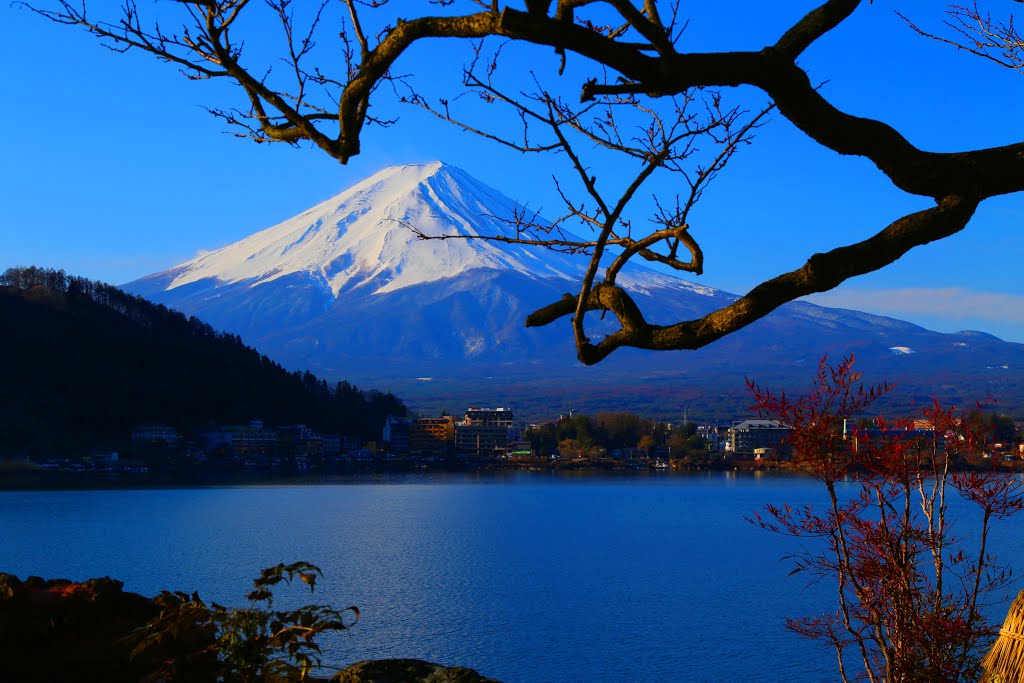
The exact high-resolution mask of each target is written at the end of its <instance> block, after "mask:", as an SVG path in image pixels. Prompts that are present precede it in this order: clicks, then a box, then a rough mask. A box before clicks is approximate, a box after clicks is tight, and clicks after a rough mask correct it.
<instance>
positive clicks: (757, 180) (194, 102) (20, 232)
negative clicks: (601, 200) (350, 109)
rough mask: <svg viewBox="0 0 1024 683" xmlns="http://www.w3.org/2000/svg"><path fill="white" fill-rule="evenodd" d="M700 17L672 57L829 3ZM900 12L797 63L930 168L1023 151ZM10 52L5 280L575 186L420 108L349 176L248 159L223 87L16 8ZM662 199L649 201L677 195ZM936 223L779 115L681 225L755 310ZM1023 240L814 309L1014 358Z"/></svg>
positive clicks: (976, 238)
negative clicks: (466, 183) (356, 197)
mask: <svg viewBox="0 0 1024 683" xmlns="http://www.w3.org/2000/svg"><path fill="white" fill-rule="evenodd" d="M40 2H41V3H45V0H40ZM113 4H114V3H96V6H97V7H100V6H101V5H102V6H104V7H110V6H112V5H113ZM691 4H693V5H698V6H697V7H695V8H694V9H693V10H691V14H690V16H691V21H690V27H689V29H688V31H687V33H686V36H685V37H684V42H683V43H682V46H683V47H686V48H689V49H693V50H711V49H757V48H759V47H761V46H763V45H765V44H767V43H770V42H773V41H774V40H775V39H776V38H777V37H778V36H779V35H780V34H781V32H782V31H783V30H784V29H785V28H786V27H787V26H788V25H789V24H791V23H792V22H793V21H795V20H796V18H798V17H799V16H800V15H801V14H802V13H803V12H805V11H806V10H807V9H809V8H810V7H813V6H814V5H815V4H817V3H815V2H808V1H805V0H799V1H797V0H792V1H790V2H786V3H765V2H753V1H752V0H737V1H736V2H724V1H723V2H718V3H707V2H705V3H687V2H684V3H683V5H684V8H685V7H686V6H687V5H691ZM893 4H894V3H890V2H885V1H884V0H883V1H881V2H879V1H876V2H874V3H872V4H865V5H864V6H863V7H861V8H860V9H859V10H858V11H857V13H856V15H855V16H854V17H853V18H852V19H851V20H850V21H848V22H847V23H846V24H844V25H843V26H842V27H841V28H840V29H839V30H837V31H835V32H833V33H832V34H830V35H829V36H827V37H826V38H825V39H823V40H822V41H820V43H819V44H818V45H816V46H815V47H814V48H812V49H811V50H810V51H809V52H808V53H807V54H805V55H804V57H803V58H802V60H801V64H802V65H803V66H805V67H806V68H808V70H809V71H810V73H811V75H812V78H814V79H815V80H820V81H825V80H827V81H828V83H827V84H826V85H825V86H824V92H825V93H826V95H827V96H828V97H829V98H830V99H831V100H832V101H833V102H834V103H835V104H837V105H838V106H840V107H842V108H844V109H846V110H847V111H849V112H851V113H854V114H860V115H866V116H872V117H878V118H881V119H882V120H884V121H886V122H888V123H890V124H892V125H894V126H896V127H897V128H898V129H899V130H901V131H902V132H903V133H904V134H905V135H906V136H907V137H908V138H909V139H910V140H911V141H912V142H913V143H915V144H917V145H918V146H920V147H923V148H926V149H931V150H936V151H946V150H958V149H968V148H973V147H982V146H991V145H999V144H1006V143H1011V142H1017V141H1019V140H1021V139H1024V130H1022V129H1021V126H1020V125H1019V121H1020V112H1021V111H1024V75H1022V74H1017V73H1013V72H1010V71H1008V70H1005V69H1001V68H1000V67H997V66H995V65H991V64H989V63H986V62H983V61H982V60H979V59H977V58H973V57H969V56H965V55H958V54H956V53H955V52H954V51H953V50H952V49H950V48H948V47H943V46H940V45H938V44H935V43H932V42H930V41H926V40H924V39H922V38H919V37H917V36H915V35H913V34H912V33H911V31H910V30H909V29H908V28H907V27H906V26H905V25H904V24H903V23H902V22H901V20H899V19H898V18H897V17H896V16H895V15H894V14H893V11H892V5H893ZM168 5H169V3H163V6H164V8H166V7H167V6H168ZM899 5H900V8H901V9H902V11H904V12H906V13H907V14H909V15H910V16H912V17H913V18H915V20H918V21H919V22H921V23H923V24H926V25H932V26H937V25H938V23H939V22H940V21H941V19H942V13H941V10H942V5H943V3H940V2H936V1H935V0H912V1H907V2H901V3H899ZM143 6H144V7H145V6H146V5H143ZM393 6H395V7H399V8H400V9H399V14H400V15H405V16H411V15H413V14H414V13H415V12H417V11H424V10H423V9H419V10H417V8H427V9H426V10H425V11H437V10H436V6H435V5H429V4H427V3H417V4H415V6H414V4H413V3H411V2H405V3H404V4H401V0H396V4H395V5H393ZM1015 7H1016V3H1013V2H1009V0H989V2H988V8H989V9H991V10H992V12H993V13H995V14H1005V13H1007V12H1009V11H1011V10H1013V9H1015ZM684 11H685V9H684ZM257 37H261V38H262V37H264V36H257ZM266 38H268V39H269V37H266ZM0 44H2V45H3V46H4V53H5V58H4V59H3V60H0V79H2V80H0V82H3V83H4V92H5V95H4V104H5V106H4V112H5V127H6V130H7V133H6V135H5V136H4V150H3V155H2V159H3V161H2V163H0V268H3V267H7V266H13V265H27V264H38V265H43V266H49V267H58V268H64V269H65V270H67V271H69V272H71V273H75V274H81V275H85V276H88V277H92V278H97V279H102V280H106V281H109V282H114V283H123V282H126V281H129V280H132V279H135V278H137V277H140V276H143V275H146V274H149V273H152V272H156V271H159V270H163V269H165V268H167V267H169V266H172V265H175V264H177V263H180V262H182V261H184V260H187V259H189V258H191V257H193V256H194V255H195V254H196V253H197V252H199V251H200V250H209V249H214V248H217V247H220V246H224V245H226V244H229V243H231V242H233V241H236V240H238V239H240V238H242V237H244V236H245V235H248V234H250V233H252V232H255V231H256V230H259V229H262V228H265V227H269V226H270V225H273V224H275V223H277V222H279V221H281V220H283V219H286V218H289V217H291V216H293V215H295V214H296V213H298V212H300V211H302V210H304V209H306V208H308V207H310V206H311V205H313V204H315V203H317V202H319V201H322V200H324V199H326V198H328V197H330V196H332V195H333V194H336V193H337V192H339V191H341V190H343V189H344V188H346V187H347V186H349V185H351V184H352V183H354V182H356V181H358V180H360V179H362V178H363V177H365V176H367V175H369V174H371V173H373V172H375V171H377V170H379V169H380V168H383V167H385V166H389V165H393V164H401V163H413V162H424V161H429V160H433V159H443V160H445V161H448V162H450V163H453V164H455V165H457V166H459V167H461V168H463V169H465V170H466V171H468V172H469V173H471V174H472V175H475V176H476V177H478V178H480V179H481V180H483V181H484V182H487V183H488V184H490V185H493V186H494V187H497V188H499V189H500V190H502V191H503V192H504V193H505V194H508V195H509V196H512V197H514V198H516V199H519V200H520V201H523V202H528V203H529V205H530V206H531V207H539V208H542V209H544V212H545V213H547V214H554V213H555V211H556V210H557V209H558V208H559V201H558V198H557V195H556V194H555V192H554V189H553V186H552V183H551V181H550V177H551V174H552V173H554V172H558V173H564V172H565V167H564V166H561V165H560V164H561V163H562V162H560V161H558V160H557V159H552V158H550V157H524V156H522V155H519V154H518V153H515V152H512V151H509V150H506V149H504V148H501V147H499V146H497V145H494V144H492V143H488V142H486V141H483V140H481V139H478V138H475V137H472V136H469V135H466V134H464V133H460V132H458V131H457V130H455V129H454V128H452V127H451V126H449V125H447V124H444V123H442V122H438V121H435V120H432V119H429V118H428V117H426V116H425V115H423V114H421V113H419V112H418V111H416V110H413V109H400V110H399V111H398V112H397V113H398V114H399V115H400V116H401V120H400V121H399V123H398V124H397V125H395V126H394V127H392V128H390V129H387V130H383V131H382V130H380V129H375V130H372V131H369V133H368V134H367V135H366V136H365V138H364V141H363V154H362V155H360V156H359V157H357V158H355V159H353V160H352V161H351V162H350V164H349V165H348V166H341V165H339V164H338V163H337V162H336V161H334V160H332V159H330V158H328V157H327V156H326V155H324V154H322V153H320V152H317V151H314V150H310V149H308V148H300V149H293V148H290V147H287V146H283V145H255V144H253V143H251V142H248V141H245V140H240V139H237V138H235V137H232V136H231V135H229V134H227V133H226V132H225V130H226V128H225V126H224V124H223V123H222V122H220V121H218V120H215V119H214V118H212V117H211V116H210V115H208V114H207V113H206V112H205V111H204V110H203V108H202V105H215V106H232V105H236V104H240V103H241V102H240V100H239V99H238V98H237V94H236V93H234V91H232V90H231V89H230V88H227V87H225V86H224V85H221V84H212V83H194V82H190V81H187V80H186V79H184V78H183V77H181V76H180V75H179V74H178V73H177V71H176V70H175V69H174V68H173V67H171V66H169V65H166V64H163V63H158V62H156V61H155V60H154V59H153V58H151V57H149V56H147V55H143V54H128V55H118V54H114V53H112V52H110V51H108V50H105V49H103V48H102V47H101V46H100V45H99V44H98V43H97V42H96V41H95V40H94V39H92V38H90V37H89V36H87V35H85V34H83V33H81V32H79V31H75V30H71V29H68V28H66V27H59V26H56V25H53V24H49V23H47V22H45V21H43V20H42V19H40V18H38V17H36V16H33V15H31V14H30V13H28V12H27V11H24V10H20V9H18V8H16V7H11V6H9V5H6V4H5V5H3V6H2V7H0ZM528 56H529V58H530V59H531V60H533V61H532V62H531V67H532V68H535V69H537V70H538V71H539V72H551V71H553V70H554V69H555V68H556V67H557V62H556V59H555V57H554V55H553V54H551V52H550V51H549V50H536V51H533V52H531V53H529V55H528ZM465 59H466V56H465V51H463V50H461V49H458V48H455V47H453V46H449V45H441V44H440V43H434V44H433V45H432V46H427V47H426V48H425V49H420V50H417V51H416V52H415V54H413V55H411V59H409V60H406V61H405V62H404V63H403V62H399V70H400V71H403V72H407V73H417V72H418V73H419V74H421V75H422V78H421V80H420V83H421V84H422V87H423V88H424V89H426V90H432V89H433V90H436V91H437V92H444V91H445V90H446V86H447V85H448V84H451V83H455V82H456V81H457V78H458V76H459V71H460V68H461V65H462V64H463V63H464V61H465ZM576 64H578V60H577V62H574V63H572V64H570V71H569V76H568V77H566V78H563V79H562V81H563V82H564V83H565V92H566V93H567V95H569V96H574V95H575V93H576V92H577V89H578V86H579V80H578V78H577V76H579V75H583V74H585V73H587V72H586V71H584V70H582V69H576V70H574V67H575V66H576ZM752 95H754V96H756V95H757V93H752ZM750 101H751V102H754V101H755V100H753V99H752V100H750ZM595 167H596V168H597V169H598V175H599V178H600V179H601V182H606V183H608V184H609V185H611V184H614V183H615V182H616V181H618V182H623V181H624V180H625V179H626V178H625V175H624V169H623V167H622V166H621V165H614V164H604V165H600V164H597V165H596V166H595ZM627 170H628V169H627ZM668 180H670V179H666V180H665V181H658V182H657V183H655V185H653V186H652V189H653V190H656V191H659V192H662V193H672V194H674V193H675V192H676V190H675V188H674V187H673V186H672V184H671V183H670V182H668ZM926 205H927V203H926V202H925V201H924V200H922V199H920V198H917V197H909V196H907V195H904V194H903V193H901V192H899V191H898V190H895V189H894V188H892V187H891V185H890V184H889V183H888V181H887V180H886V179H885V178H884V176H882V175H881V174H880V173H879V172H877V171H876V170H875V169H874V168H873V167H872V165H871V164H870V163H869V162H866V161H864V160H863V159H856V158H840V157H838V156H836V155H834V154H833V153H831V152H829V151H827V150H824V149H822V148H820V147H818V146H817V145H816V144H815V143H813V142H810V141H809V140H807V139H806V138H804V137H803V136H802V135H801V134H800V133H799V132H797V131H796V130H795V129H794V128H793V127H792V126H791V125H790V124H788V123H787V122H786V121H785V120H784V119H782V118H781V117H776V118H775V119H774V120H773V121H772V122H771V123H770V125H769V126H767V127H765V128H764V129H762V130H761V131H760V133H759V136H758V139H757V141H756V143H755V144H754V145H753V146H751V147H750V148H748V149H745V150H744V151H743V152H742V154H741V155H740V156H739V157H737V158H736V159H735V160H734V162H733V165H732V167H731V168H730V169H729V171H728V172H727V173H726V174H725V175H723V176H722V178H721V179H720V180H719V181H718V183H717V184H716V185H714V186H713V187H712V188H711V189H710V190H709V191H708V193H707V195H706V196H705V200H704V202H703V204H702V206H701V207H700V210H699V212H698V214H697V215H696V216H695V217H694V218H695V220H693V221H691V224H692V226H693V230H694V233H695V234H696V235H697V236H698V238H699V239H700V240H701V241H702V243H703V246H704V251H705V256H706V262H705V275H704V276H702V277H701V278H700V279H699V281H700V282H702V283H704V284H708V285H712V286H715V287H720V288H722V289H726V290H729V291H733V292H743V291H746V290H747V289H749V288H750V287H751V286H753V285H754V284H756V283H758V282H759V281H761V280H763V279H765V278H768V277H772V276H774V275H776V274H778V273H780V272H783V271H785V270H789V269H792V268H795V267H798V266H799V265H801V264H802V263H803V261H804V259H805V258H806V257H807V256H808V255H809V254H810V253H812V252H814V251H824V250H827V249H830V248H832V247H835V246H838V245H839V244H842V243H846V242H849V241H852V240H858V239H862V238H864V237H866V236H868V235H870V234H873V233H874V232H876V231H878V230H879V229H880V228H882V227H884V226H885V225H886V224H888V223H889V222H890V221H892V220H893V219H895V218H897V217H899V216H900V215H903V214H904V213H906V212H908V211H911V210H915V209H917V208H923V207H924V206H926ZM635 217H636V218H637V219H638V220H643V219H644V218H645V216H644V215H643V214H642V213H640V214H637V215H636V216H635ZM1022 225H1024V195H1019V196H1013V197H1004V198H997V199H993V200H989V201H988V202H986V203H985V204H983V205H982V207H981V209H980V210H979V211H978V214H977V215H976V217H975V219H974V220H973V222H972V224H971V225H970V226H969V227H968V229H967V230H965V231H964V232H963V233H961V234H960V235H957V236H955V237H953V238H951V239H948V240H944V241H942V242H939V243H936V244H932V245H928V246H926V247H923V248H919V249H918V250H916V251H915V252H913V253H911V254H909V255H907V256H906V257H904V258H903V259H902V260H901V261H900V262H898V263H897V264H895V265H894V266H892V267H890V268H888V269H886V270H884V271H882V272H879V273H876V274H872V275H869V276H865V277H862V278H859V279H857V280H854V281H851V282H848V283H847V284H845V285H844V286H843V287H841V288H840V289H838V290H835V291H834V292H832V293H829V294H825V295H821V296H819V297H816V298H815V299H814V301H817V302H819V303H823V304H828V305H841V306H845V307H850V308H859V309H862V310H866V311H871V312H878V313H882V314H886V315H892V316H894V317H899V318H903V319H906V320H910V321H913V322H917V323H919V324H922V325H925V326H926V327H930V328H932V329H937V330H941V331H955V330H959V329H980V330H984V331H988V332H991V333H993V334H997V335H999V336H1001V337H1003V338H1005V339H1008V340H1013V341H1019V342H1024V278H1022V277H1021V271H1022V270H1024V268H1022V263H1021V256H1022V254H1024V235H1022V231H1021V228H1022Z"/></svg>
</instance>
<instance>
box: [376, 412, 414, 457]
mask: <svg viewBox="0 0 1024 683" xmlns="http://www.w3.org/2000/svg"><path fill="white" fill-rule="evenodd" d="M381 441H383V442H385V443H386V444H388V450H389V452H391V453H393V454H394V455H409V420H408V419H406V418H404V417H395V416H394V415H388V416H387V417H386V418H384V429H383V430H382V433H381Z"/></svg>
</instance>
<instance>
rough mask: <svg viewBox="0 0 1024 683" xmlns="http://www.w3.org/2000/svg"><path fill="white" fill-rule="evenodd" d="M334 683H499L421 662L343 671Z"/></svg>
mask: <svg viewBox="0 0 1024 683" xmlns="http://www.w3.org/2000/svg"><path fill="white" fill-rule="evenodd" d="M331 683H498V682H497V681H495V680H494V679H493V678H484V677H483V676H481V675H480V674H478V673H477V672H476V671H473V670H472V669H467V668H465V667H462V666H450V667H449V666H442V665H440V664H432V663H431V662H424V661H423V660H420V659H379V660H372V661H364V662H357V663H355V664H353V665H352V666H349V667H347V668H345V669H342V670H341V671H339V672H338V673H337V674H335V675H334V676H333V677H332V678H331Z"/></svg>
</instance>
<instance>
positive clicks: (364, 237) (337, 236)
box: [122, 162, 1024, 417]
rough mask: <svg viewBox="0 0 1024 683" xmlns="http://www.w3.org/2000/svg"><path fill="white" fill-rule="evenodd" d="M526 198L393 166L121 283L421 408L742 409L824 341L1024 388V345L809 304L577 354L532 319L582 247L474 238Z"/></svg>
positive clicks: (670, 304) (688, 292)
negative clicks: (741, 322) (709, 340)
mask: <svg viewBox="0 0 1024 683" xmlns="http://www.w3.org/2000/svg"><path fill="white" fill-rule="evenodd" d="M523 211H524V209H523V208H522V207H521V206H519V205H518V204H517V203H516V202H515V201H513V200H511V199H509V198H508V197H506V196H504V195H503V194H501V193H500V192H498V191H497V190H494V189H493V188H490V187H488V186H487V185H485V184H483V183H481V182H480V181H478V180H476V179H475V178H473V177H471V176H470V175H469V174H467V173H466V172H464V171H462V170H460V169H458V168H455V167H453V166H450V165H448V164H444V163H441V162H434V163H430V164H424V165H409V166H399V167H393V168H388V169H385V170H383V171H380V172H379V173H377V174H375V175H373V176H371V177H370V178H367V179H366V180H364V181H362V182H360V183H358V184H356V185H355V186H353V187H351V188H349V189H348V190H346V191H344V192H342V193H341V194H339V195H338V196H336V197H334V198H332V199H329V200H327V201H325V202H323V203H321V204H319V205H317V206H315V207H313V208H311V209H309V210H307V211H305V212H303V213H301V214H299V215H298V216H295V217H294V218H292V219H290V220H287V221H285V222H283V223H280V224H279V225H275V226H273V227H271V228H268V229H266V230H263V231H261V232H257V233H255V234H253V235H251V236H249V237H247V238H245V239H243V240H241V241H239V242H236V243H234V244H231V245H229V246H226V247H223V248H221V249H218V250H216V251H213V252H210V253H206V254H204V255H201V256H199V257H197V258H195V259H193V260H191V261H188V262H186V263H183V264H181V265H178V266H175V267H173V268H171V269H169V270H166V271H164V272H161V273H156V274H154V275H150V276H147V277H144V278H142V279H140V280H136V281H134V282H130V283H128V284H126V285H123V287H122V288H123V289H125V290H126V291H129V292H131V293H133V294H138V295H140V296H143V297H145V298H147V299H150V300H152V301H155V302H158V303H163V304H166V305H167V306H170V307H172V308H176V309H179V310H181V311H183V312H185V313H188V314H192V315H195V316H196V317H198V318H200V319H202V320H204V321H205V322H208V323H210V324H211V325H213V326H214V327H216V328H218V329H221V330H224V331H228V332H232V333H235V334H238V335H239V336H241V337H242V339H243V340H244V341H245V342H246V343H248V344H250V345H252V346H254V347H256V348H257V349H259V350H260V351H261V352H263V353H265V354H267V355H268V356H270V357H271V358H273V359H274V360H277V361H279V362H281V363H282V364H284V365H285V366H287V367H291V368H295V369H306V368H308V369H310V370H312V371H313V372H315V373H317V374H318V375H320V376H323V377H327V378H329V379H349V380H352V381H354V382H357V383H360V384H366V385H371V386H372V385H376V386H379V387H386V388H388V389H391V390H394V391H396V392H397V393H399V394H400V395H402V396H404V397H406V398H407V399H408V400H409V401H410V403H412V404H413V406H414V407H417V408H421V409H424V410H429V409H437V408H439V407H449V408H451V409H455V410H457V409H459V408H460V407H461V406H462V405H463V404H464V403H474V404H480V403H498V402H501V403H513V404H518V405H520V406H524V409H525V410H524V412H527V413H533V414H537V415H546V414H549V413H551V412H555V413H557V411H558V410H560V409H563V408H566V407H575V408H578V409H600V408H615V407H619V408H622V407H632V408H634V409H637V410H642V411H646V412H648V413H651V414H656V413H659V412H660V413H661V414H669V413H672V414H674V412H676V411H677V409H678V408H679V406H680V405H681V404H684V403H685V404H687V405H690V406H694V407H697V408H698V409H699V407H700V406H704V407H705V408H706V410H708V411H713V410H714V411H718V412H719V413H723V412H724V413H725V414H723V415H721V416H723V417H725V416H726V415H727V414H738V413H741V412H742V410H743V408H742V406H743V405H744V392H743V382H742V378H743V377H744V376H750V377H755V378H757V379H758V381H762V382H775V383H776V385H781V386H786V385H787V384H794V383H797V380H798V379H799V380H804V381H806V380H809V379H810V376H811V373H812V371H813V368H814V367H815V364H816V362H817V359H818V358H820V357H821V356H822V355H823V354H824V353H826V352H827V353H829V354H831V355H832V356H833V357H835V356H837V355H842V354H847V353H850V352H856V354H857V357H858V359H859V363H860V364H861V367H862V369H864V370H865V371H868V370H870V371H871V374H869V375H868V376H869V378H874V379H876V380H878V381H882V380H890V381H897V382H901V383H902V384H904V386H905V387H908V388H909V389H910V391H911V393H912V394H914V399H913V400H918V399H921V398H923V397H925V396H928V395H937V396H941V397H945V398H947V399H952V400H975V399H984V398H986V397H988V396H992V395H994V396H996V398H1001V400H1002V401H1003V402H1004V403H1005V402H1007V401H1008V402H1009V403H1011V404H1017V405H1020V404H1024V395H1020V394H1022V393H1024V389H1021V388H1020V387H1021V385H1024V382H1021V381H1020V380H1021V378H1022V375H1021V372H1020V369H1021V368H1024V345H1021V344H1012V343H1008V342H1003V341H1001V340H999V339H997V338H995V337H992V336H990V335H987V334H984V333H979V332H960V333H957V334H940V333H937V332H932V331H929V330H925V329H924V328H921V327H918V326H916V325H913V324H911V323H907V322H903V321H899V320H895V319H892V318H885V317H881V316H874V315H869V314H866V313H860V312H857V311H849V310H841V309H832V308H824V307H821V306H815V305H812V304H808V303H804V302H795V303H791V304H788V305H786V306H783V307H781V308H780V309H779V310H778V311H776V312H775V313H773V314H772V315H770V316H768V317H766V318H765V319H763V320H760V321H758V322H757V323H755V324H754V325H751V326H750V327H748V328H747V329H745V330H743V331H741V332H740V333H737V334H733V335H730V336H729V337H727V338H725V339H723V340H722V341H719V342H716V343H715V344H712V345H711V346H710V347H708V348H705V349H702V350H700V351H696V352H692V351H691V352H670V353H666V352H642V351H636V350H625V351H618V352H616V353H615V354H613V356H612V357H610V358H609V359H607V360H605V361H603V362H602V363H600V364H599V365H598V366H595V367H590V368H585V367H582V366H581V365H580V364H579V363H577V362H576V358H575V350H574V347H573V344H572V335H571V331H570V328H569V323H568V321H567V320H565V321H560V323H559V324H555V325H550V326H548V327H545V328H539V329H537V328H531V329H527V328H525V327H524V324H523V321H524V319H525V317H526V315H527V314H528V313H530V312H532V311H534V310H536V309H537V308H540V307H542V306H544V305H547V304H549V303H552V302H553V301H555V300H557V299H558V298H560V297H561V296H562V295H563V294H565V293H566V292H574V291H576V290H577V288H578V283H579V282H580V280H581V278H582V276H583V273H584V272H585V268H586V263H587V259H586V257H583V256H578V255H568V254H564V253H559V252H555V251H551V250H546V249H539V248H535V247H529V246H524V245H517V244H508V243H500V242H495V241H489V240H480V239H466V238H471V237H474V236H480V235H506V236H514V232H515V231H514V228H513V227H512V225H511V221H510V219H511V218H512V217H513V216H514V215H515V213H516V212H523ZM538 220H539V219H538ZM417 232H418V233H422V234H424V235H428V236H442V235H445V236H449V237H450V238H449V239H443V240H424V239H421V238H420V237H419V236H418V235H417ZM618 282H619V283H620V284H621V285H622V286H624V287H625V288H626V289H627V290H629V291H630V292H631V294H632V295H633V296H634V299H635V300H636V301H637V303H638V305H639V306H640V307H641V309H643V310H644V311H645V314H646V315H647V317H648V319H649V320H651V321H652V322H657V323H663V324H667V323H671V322H675V321H678V320H682V319H687V318H692V317H695V316H699V315H702V314H704V313H707V312H709V311H711V310H714V309H716V308H718V307H720V306H722V305H723V304H725V303H728V302H729V301H732V300H733V299H735V296H734V295H732V294H729V293H726V292H723V291H720V290H716V289H713V288H710V287H704V286H701V285H697V284H694V283H692V282H689V281H687V280H684V279H681V278H678V277H675V276H673V275H668V274H663V273H661V272H658V271H655V270H652V269H649V268H645V267H644V266H642V265H639V264H630V265H628V266H627V267H626V268H625V269H624V270H623V271H622V273H621V274H620V276H619V277H618ZM608 331H610V328H609V330H608ZM977 392H980V393H977ZM1003 408H1004V409H1005V408H1006V406H1005V405H1004V406H1003Z"/></svg>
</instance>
